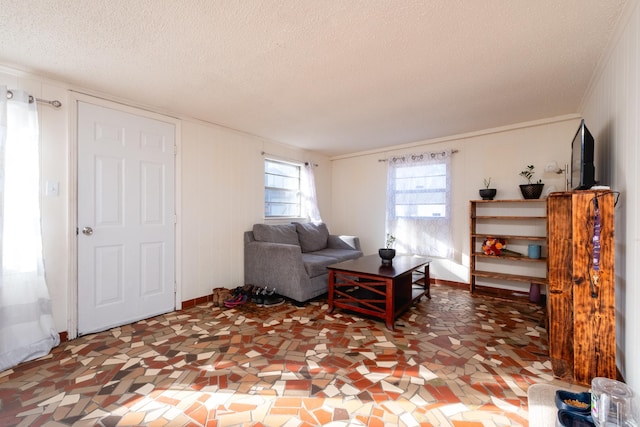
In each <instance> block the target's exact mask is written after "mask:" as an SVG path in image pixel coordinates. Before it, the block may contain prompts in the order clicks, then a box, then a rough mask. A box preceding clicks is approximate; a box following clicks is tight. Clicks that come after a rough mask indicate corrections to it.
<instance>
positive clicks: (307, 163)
mask: <svg viewBox="0 0 640 427" xmlns="http://www.w3.org/2000/svg"><path fill="white" fill-rule="evenodd" d="M260 154H262V155H263V156H267V157H272V158H273V159H274V160H280V161H283V162H291V163H298V164H299V163H300V160H295V159H287V158H286V157H282V156H279V155H277V154H271V153H267V152H266V151H261V152H260ZM302 163H304V165H305V166H309V165H312V166H314V167H316V168H317V167H318V164H317V163H311V162H302Z"/></svg>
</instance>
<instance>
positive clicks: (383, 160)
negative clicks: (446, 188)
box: [378, 150, 460, 162]
mask: <svg viewBox="0 0 640 427" xmlns="http://www.w3.org/2000/svg"><path fill="white" fill-rule="evenodd" d="M458 151H460V150H451V154H455V153H457V152H458ZM429 153H431V151H429ZM434 153H436V154H437V153H438V151H434ZM442 154H443V155H444V154H445V152H444V151H443V152H442ZM378 161H379V162H388V161H389V159H378Z"/></svg>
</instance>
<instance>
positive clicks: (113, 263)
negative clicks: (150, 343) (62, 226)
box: [78, 102, 175, 335]
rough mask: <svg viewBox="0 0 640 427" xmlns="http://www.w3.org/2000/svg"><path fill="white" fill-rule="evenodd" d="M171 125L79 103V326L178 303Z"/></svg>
mask: <svg viewBox="0 0 640 427" xmlns="http://www.w3.org/2000/svg"><path fill="white" fill-rule="evenodd" d="M174 146H175V125H174V124H172V123H167V122H163V121H159V120H155V119H151V118H148V117H143V116H138V115H135V114H130V113H126V112H122V111H117V110H114V109H110V108H106V107H102V106H97V105H93V104H90V103H85V102H78V333H79V334H80V335H83V334H87V333H91V332H96V331H102V330H106V329H109V328H111V327H113V326H118V325H123V324H126V323H131V322H133V321H136V320H140V319H144V318H148V317H151V316H154V315H157V314H161V313H166V312H168V311H171V310H173V309H174V307H175V297H174V292H175V285H174V284H175V277H174V276H175V219H174V218H175V206H174V199H175V188H174V182H175V180H174V175H175V164H174V162H175V154H174V153H175V148H174Z"/></svg>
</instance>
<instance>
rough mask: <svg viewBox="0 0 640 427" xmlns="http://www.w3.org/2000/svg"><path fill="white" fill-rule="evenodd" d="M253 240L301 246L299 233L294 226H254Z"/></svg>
mask: <svg viewBox="0 0 640 427" xmlns="http://www.w3.org/2000/svg"><path fill="white" fill-rule="evenodd" d="M253 238H254V239H256V240H257V241H259V242H269V243H285V244H288V245H298V246H299V245H300V242H299V241H298V233H296V226H295V225H294V224H279V225H268V224H254V225H253Z"/></svg>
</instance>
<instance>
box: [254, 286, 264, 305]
mask: <svg viewBox="0 0 640 427" xmlns="http://www.w3.org/2000/svg"><path fill="white" fill-rule="evenodd" d="M262 291H263V289H262V288H253V292H252V294H251V301H252V302H254V303H255V304H256V305H257V306H258V307H262V306H263V305H264V295H263V293H262Z"/></svg>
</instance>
